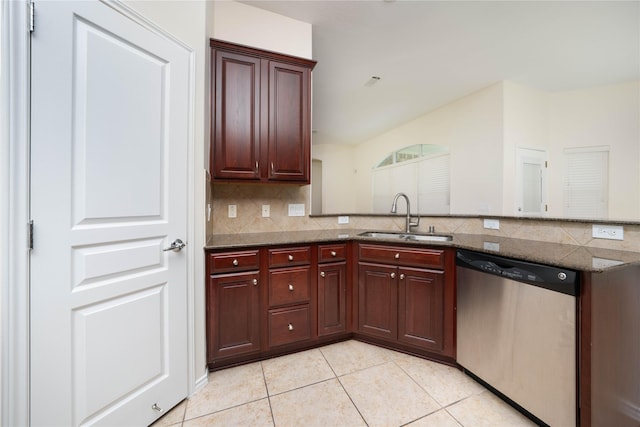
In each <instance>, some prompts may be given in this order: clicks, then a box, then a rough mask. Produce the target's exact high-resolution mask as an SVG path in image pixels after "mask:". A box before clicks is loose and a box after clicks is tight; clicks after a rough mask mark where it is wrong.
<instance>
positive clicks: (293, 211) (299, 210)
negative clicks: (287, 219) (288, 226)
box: [289, 203, 304, 216]
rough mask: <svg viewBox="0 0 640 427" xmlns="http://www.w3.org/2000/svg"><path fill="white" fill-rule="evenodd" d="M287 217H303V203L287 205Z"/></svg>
mask: <svg viewBox="0 0 640 427" xmlns="http://www.w3.org/2000/svg"><path fill="white" fill-rule="evenodd" d="M289 216H304V203H299V204H298V203H291V204H289Z"/></svg>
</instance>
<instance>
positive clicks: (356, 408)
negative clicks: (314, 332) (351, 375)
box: [320, 347, 369, 427]
mask: <svg viewBox="0 0 640 427" xmlns="http://www.w3.org/2000/svg"><path fill="white" fill-rule="evenodd" d="M320 353H322V357H324V360H325V361H326V362H327V364H328V365H329V368H331V372H333V375H335V377H336V380H337V381H338V384H340V387H342V390H344V394H346V395H347V397H348V398H349V401H350V402H351V404H352V405H353V407H354V408H355V410H356V411H357V412H358V415H360V418H361V419H362V422H363V423H364V425H365V426H367V427H369V423H367V420H366V419H365V417H364V415H362V412H360V408H358V405H356V402H354V401H353V399H352V398H351V395H350V394H349V392H348V391H347V389H346V388H345V387H344V384H342V381H340V377H339V376H338V374H337V373H336V371H335V370H334V369H333V366H331V363H330V362H329V360H328V359H327V356H326V355H325V354H324V352H323V351H322V347H321V348H320ZM343 376H344V375H343Z"/></svg>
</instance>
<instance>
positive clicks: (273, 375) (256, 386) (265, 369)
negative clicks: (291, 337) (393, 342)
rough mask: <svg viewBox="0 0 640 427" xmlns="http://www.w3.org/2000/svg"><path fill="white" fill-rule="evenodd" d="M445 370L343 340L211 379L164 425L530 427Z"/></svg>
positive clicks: (456, 372) (457, 374) (478, 387)
mask: <svg viewBox="0 0 640 427" xmlns="http://www.w3.org/2000/svg"><path fill="white" fill-rule="evenodd" d="M534 425H535V424H534V423H532V422H531V421H530V420H528V419H527V418H525V417H524V416H523V415H521V414H520V413H519V412H517V411H516V410H515V409H513V408H511V407H510V406H509V405H507V404H506V403H504V402H503V401H502V400H500V399H499V398H497V397H496V396H494V395H493V394H492V393H491V392H490V391H488V390H486V389H485V388H484V387H482V386H481V385H480V384H478V383H477V382H475V381H474V380H473V379H471V378H469V377H468V376H467V375H465V374H464V373H462V372H461V371H459V370H457V369H455V368H452V367H450V366H446V365H442V364H439V363H435V362H431V361H428V360H424V359H420V358H417V357H413V356H409V355H406V354H403V353H398V352H395V351H391V350H387V349H383V348H380V347H376V346H373V345H369V344H365V343H362V342H359V341H354V340H352V341H345V342H341V343H337V344H331V345H328V346H325V347H320V348H317V349H313V350H308V351H303V352H300V353H296V354H291V355H288V356H282V357H278V358H276V359H270V360H264V361H262V362H256V363H251V364H248V365H244V366H238V367H234V368H228V369H224V370H220V371H217V372H212V373H210V374H209V383H208V384H207V386H205V387H204V388H203V389H202V390H199V391H198V392H197V393H195V394H194V395H193V396H191V397H190V398H189V399H187V400H185V401H183V402H182V403H181V404H179V405H178V406H177V407H175V408H174V409H173V410H172V411H171V412H169V413H168V414H167V415H165V416H164V417H162V418H161V419H159V420H158V421H157V422H156V423H155V424H153V427H161V426H182V427H196V426H252V427H253V426H278V427H280V426H308V427H310V426H332V427H333V426H371V427H374V426H411V427H431V426H438V427H449V426H451V427H460V426H463V427H469V426H492V427H500V426H505V427H507V426H508V427H515V426H534Z"/></svg>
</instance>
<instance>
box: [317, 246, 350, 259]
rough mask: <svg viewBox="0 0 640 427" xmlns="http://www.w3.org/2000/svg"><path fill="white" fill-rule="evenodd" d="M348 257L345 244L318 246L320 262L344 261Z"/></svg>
mask: <svg viewBox="0 0 640 427" xmlns="http://www.w3.org/2000/svg"><path fill="white" fill-rule="evenodd" d="M346 256H347V245H346V244H345V243H341V244H337V245H320V246H318V262H331V261H342V260H344V259H345V258H346Z"/></svg>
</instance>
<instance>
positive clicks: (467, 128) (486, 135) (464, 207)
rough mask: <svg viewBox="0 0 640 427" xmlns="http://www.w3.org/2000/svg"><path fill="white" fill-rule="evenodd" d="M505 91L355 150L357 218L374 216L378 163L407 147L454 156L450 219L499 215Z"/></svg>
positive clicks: (469, 100)
mask: <svg viewBox="0 0 640 427" xmlns="http://www.w3.org/2000/svg"><path fill="white" fill-rule="evenodd" d="M503 91H504V87H503V84H502V83H498V84H495V85H492V86H489V87H487V88H485V89H482V90H480V91H478V92H475V93H473V94H471V95H469V96H466V97H464V98H462V99H459V100H457V101H454V102H452V103H450V104H447V105H445V106H444V107H441V108H439V109H437V110H435V111H432V112H430V113H428V114H425V115H423V116H421V117H418V118H417V119H415V120H413V121H410V122H408V123H406V124H404V125H402V126H399V127H397V128H395V129H393V130H391V131H389V132H387V133H384V134H382V135H380V136H378V137H375V138H373V139H371V140H369V141H366V142H363V143H361V144H359V145H357V146H356V148H355V156H354V159H355V165H356V167H355V169H356V170H357V178H356V186H357V187H356V193H355V197H356V199H357V205H356V209H357V212H370V210H371V191H370V190H371V169H372V167H373V166H375V165H376V164H377V163H378V162H379V161H380V160H382V159H383V158H384V157H386V156H387V155H388V154H389V153H390V152H392V151H394V150H397V149H399V148H402V147H406V146H408V145H413V144H438V145H444V146H447V147H449V150H450V153H451V196H452V197H451V213H452V214H459V213H466V214H476V213H477V214H495V215H498V214H500V213H501V210H502V168H503V161H502V156H503V155H502V142H503V118H502V109H503ZM486 188H494V189H495V191H492V192H487V191H484V189H486ZM325 191H332V190H329V189H328V188H326V187H325ZM338 192H339V190H336V191H335V193H338ZM389 203H391V201H389ZM343 212H344V211H343Z"/></svg>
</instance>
